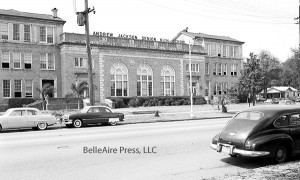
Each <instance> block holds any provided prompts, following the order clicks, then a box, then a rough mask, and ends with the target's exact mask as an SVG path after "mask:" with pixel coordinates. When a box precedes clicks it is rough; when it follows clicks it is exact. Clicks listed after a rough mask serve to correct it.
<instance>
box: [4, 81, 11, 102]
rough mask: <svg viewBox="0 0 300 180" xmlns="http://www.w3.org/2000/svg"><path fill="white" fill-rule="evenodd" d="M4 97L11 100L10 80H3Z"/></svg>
mask: <svg viewBox="0 0 300 180" xmlns="http://www.w3.org/2000/svg"><path fill="white" fill-rule="evenodd" d="M3 97H5V98H10V80H3Z"/></svg>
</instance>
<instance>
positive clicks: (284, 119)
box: [274, 115, 289, 127]
mask: <svg viewBox="0 0 300 180" xmlns="http://www.w3.org/2000/svg"><path fill="white" fill-rule="evenodd" d="M288 120H289V116H288V115H283V116H280V117H279V118H277V119H276V121H275V122H274V125H275V127H284V126H287V125H288V124H289V123H288Z"/></svg>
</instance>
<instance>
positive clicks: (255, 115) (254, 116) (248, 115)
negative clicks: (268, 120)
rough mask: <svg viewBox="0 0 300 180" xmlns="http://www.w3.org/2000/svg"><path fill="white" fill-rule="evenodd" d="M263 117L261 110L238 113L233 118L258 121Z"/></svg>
mask: <svg viewBox="0 0 300 180" xmlns="http://www.w3.org/2000/svg"><path fill="white" fill-rule="evenodd" d="M261 117H263V113H261V112H253V111H245V112H240V113H238V114H237V115H236V116H235V117H234V118H233V119H247V120H252V121H257V120H259V119H260V118H261Z"/></svg>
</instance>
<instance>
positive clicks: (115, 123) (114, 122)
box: [109, 121, 118, 126]
mask: <svg viewBox="0 0 300 180" xmlns="http://www.w3.org/2000/svg"><path fill="white" fill-rule="evenodd" d="M109 124H110V125H111V126H115V125H117V124H118V121H112V122H109Z"/></svg>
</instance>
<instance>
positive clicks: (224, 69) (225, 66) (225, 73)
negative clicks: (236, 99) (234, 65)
mask: <svg viewBox="0 0 300 180" xmlns="http://www.w3.org/2000/svg"><path fill="white" fill-rule="evenodd" d="M223 75H224V76H227V64H224V67H223Z"/></svg>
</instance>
